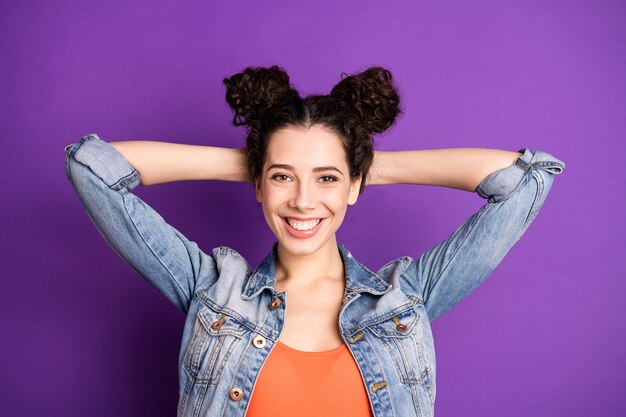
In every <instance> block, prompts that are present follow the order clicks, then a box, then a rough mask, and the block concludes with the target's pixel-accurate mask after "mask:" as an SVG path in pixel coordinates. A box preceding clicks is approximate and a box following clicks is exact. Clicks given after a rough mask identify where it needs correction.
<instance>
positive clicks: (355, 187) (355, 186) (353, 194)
mask: <svg viewBox="0 0 626 417" xmlns="http://www.w3.org/2000/svg"><path fill="white" fill-rule="evenodd" d="M361 181H363V176H362V175H359V177H358V178H357V179H356V180H353V181H350V194H349V195H348V204H349V205H351V206H352V205H354V204H356V201H357V200H358V199H359V188H361Z"/></svg>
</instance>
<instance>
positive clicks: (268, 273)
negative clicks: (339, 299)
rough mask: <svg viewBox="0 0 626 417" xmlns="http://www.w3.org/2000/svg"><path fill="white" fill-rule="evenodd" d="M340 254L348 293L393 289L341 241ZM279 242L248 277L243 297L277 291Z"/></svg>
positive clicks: (379, 292)
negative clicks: (353, 254)
mask: <svg viewBox="0 0 626 417" xmlns="http://www.w3.org/2000/svg"><path fill="white" fill-rule="evenodd" d="M337 248H338V249H339V254H340V255H341V259H342V260H343V264H344V268H345V272H346V293H347V292H353V293H360V292H368V293H370V294H375V295H382V294H385V293H387V292H388V291H389V290H391V285H390V284H388V283H387V282H385V281H384V280H383V279H382V278H381V277H380V276H379V275H378V274H376V273H375V272H372V271H370V270H369V269H368V268H367V267H365V266H364V265H362V264H361V263H360V262H359V261H357V260H356V259H354V257H353V256H352V254H351V253H350V252H349V251H348V249H346V247H345V246H343V245H342V244H341V243H337ZM277 249H278V242H275V243H274V244H273V245H272V250H271V251H270V253H269V254H268V255H267V256H266V257H265V259H263V261H261V263H260V264H259V266H257V267H256V269H255V270H254V271H252V274H251V275H250V276H249V277H248V280H247V282H246V285H245V286H244V289H243V294H242V295H241V298H242V299H244V300H250V299H252V298H254V297H256V296H257V295H259V294H260V293H261V292H262V291H263V290H264V289H269V290H270V291H271V292H272V294H275V293H277V291H276V287H275V284H276V268H275V266H276V253H277Z"/></svg>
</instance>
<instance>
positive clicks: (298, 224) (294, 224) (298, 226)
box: [282, 217, 323, 232]
mask: <svg viewBox="0 0 626 417" xmlns="http://www.w3.org/2000/svg"><path fill="white" fill-rule="evenodd" d="M282 219H283V220H284V221H285V223H287V224H288V225H289V226H290V227H291V228H292V229H294V230H298V231H301V232H306V231H309V230H312V229H314V228H315V227H317V225H319V224H320V223H321V221H322V220H323V219H321V218H319V219H311V220H296V219H293V218H291V217H283V218H282Z"/></svg>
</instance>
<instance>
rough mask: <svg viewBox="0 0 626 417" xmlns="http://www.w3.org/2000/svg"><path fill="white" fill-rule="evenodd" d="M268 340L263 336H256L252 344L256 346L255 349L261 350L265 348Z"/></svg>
mask: <svg viewBox="0 0 626 417" xmlns="http://www.w3.org/2000/svg"><path fill="white" fill-rule="evenodd" d="M265 343H266V340H265V338H264V337H263V336H260V335H259V336H256V337H255V338H254V339H252V344H253V345H254V347H257V348H259V349H261V348H262V347H264V346H265Z"/></svg>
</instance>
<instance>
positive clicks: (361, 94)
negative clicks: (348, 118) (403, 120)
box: [330, 67, 401, 133]
mask: <svg viewBox="0 0 626 417" xmlns="http://www.w3.org/2000/svg"><path fill="white" fill-rule="evenodd" d="M343 76H346V77H345V78H343ZM330 95H331V96H332V97H334V98H335V99H336V100H337V102H338V105H339V106H340V107H341V108H345V109H348V110H352V111H353V112H354V114H355V115H356V116H357V117H358V118H359V120H360V123H361V125H362V126H363V128H364V129H365V130H367V131H368V132H369V133H382V132H384V131H385V130H387V129H388V128H389V127H390V126H391V125H392V124H393V123H394V121H395V120H396V117H397V116H398V114H399V113H400V112H401V110H400V108H399V104H400V97H399V94H398V91H397V89H396V87H395V86H394V84H393V81H392V76H391V72H389V71H388V70H386V69H385V68H382V67H370V68H368V69H367V70H365V71H363V72H362V73H360V74H354V75H348V74H346V73H342V80H341V81H340V82H339V83H338V84H337V85H336V86H335V87H334V88H333V89H332V91H331V93H330Z"/></svg>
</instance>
